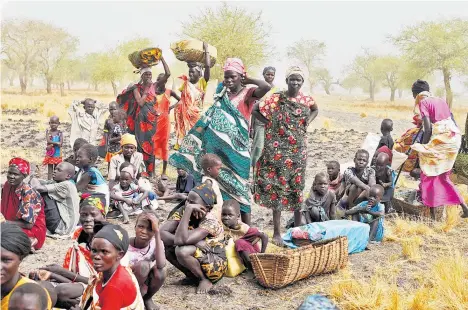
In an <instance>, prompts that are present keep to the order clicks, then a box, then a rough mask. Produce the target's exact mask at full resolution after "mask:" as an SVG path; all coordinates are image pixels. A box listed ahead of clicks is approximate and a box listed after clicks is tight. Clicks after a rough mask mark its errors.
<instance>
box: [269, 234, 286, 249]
mask: <svg viewBox="0 0 468 310" xmlns="http://www.w3.org/2000/svg"><path fill="white" fill-rule="evenodd" d="M271 242H272V243H273V244H274V245H276V246H277V247H280V248H282V247H284V242H283V238H281V235H273V238H272V240H271Z"/></svg>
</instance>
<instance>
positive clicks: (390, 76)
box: [376, 56, 403, 101]
mask: <svg viewBox="0 0 468 310" xmlns="http://www.w3.org/2000/svg"><path fill="white" fill-rule="evenodd" d="M376 67H377V70H378V71H379V73H380V75H381V76H380V78H381V79H382V84H383V85H384V86H386V87H388V88H390V101H395V93H396V90H397V89H398V86H399V85H401V82H400V80H401V79H402V74H403V62H402V60H401V59H400V58H399V57H397V56H383V57H379V58H378V59H377V60H376Z"/></svg>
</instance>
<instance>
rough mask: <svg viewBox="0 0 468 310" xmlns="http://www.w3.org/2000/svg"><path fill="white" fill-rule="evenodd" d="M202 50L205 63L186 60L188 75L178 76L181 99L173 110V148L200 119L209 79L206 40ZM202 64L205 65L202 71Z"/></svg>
mask: <svg viewBox="0 0 468 310" xmlns="http://www.w3.org/2000/svg"><path fill="white" fill-rule="evenodd" d="M203 52H204V55H205V63H204V64H202V63H200V62H188V63H187V65H188V67H189V73H188V75H189V76H188V77H187V76H186V75H182V76H181V77H180V79H181V80H182V81H183V84H182V86H181V87H180V88H179V91H180V92H181V95H180V97H181V99H180V104H178V105H177V107H176V108H175V110H174V117H175V131H176V138H177V142H176V145H175V146H174V149H175V150H178V149H179V147H180V143H182V139H183V138H184V137H185V135H186V134H187V132H188V131H189V130H190V129H191V128H192V127H193V126H194V125H195V123H196V122H197V121H198V120H199V119H200V114H201V113H202V112H203V101H204V99H205V93H206V87H207V86H208V81H209V80H210V67H211V60H210V54H209V52H208V44H207V43H206V42H203ZM203 66H204V67H205V71H204V72H203Z"/></svg>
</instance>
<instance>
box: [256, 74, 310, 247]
mask: <svg viewBox="0 0 468 310" xmlns="http://www.w3.org/2000/svg"><path fill="white" fill-rule="evenodd" d="M286 83H287V85H288V90H287V91H284V92H278V93H275V94H273V95H272V96H271V97H269V98H267V99H265V101H263V102H261V103H260V105H259V107H258V110H257V111H256V112H255V116H256V117H257V118H258V119H259V120H260V121H262V122H264V123H265V146H264V149H263V153H262V155H261V156H260V159H259V160H258V162H257V168H256V170H257V172H256V175H255V183H256V184H255V185H256V186H255V194H254V199H255V201H256V202H257V203H258V204H259V205H260V206H263V207H267V208H270V209H272V210H273V226H274V232H273V242H274V243H275V244H277V245H281V244H283V242H282V239H281V230H280V221H281V211H294V218H295V224H298V223H299V221H300V209H301V206H302V202H303V196H302V192H303V190H304V182H305V173H306V165H307V127H308V126H309V124H310V123H311V122H312V121H313V120H314V119H315V117H317V114H318V107H317V104H316V103H315V101H314V99H313V98H312V97H311V96H306V95H304V94H303V93H302V92H301V91H300V89H301V87H302V85H303V84H304V73H303V72H302V71H301V69H300V68H299V67H291V68H289V70H288V71H287V74H286Z"/></svg>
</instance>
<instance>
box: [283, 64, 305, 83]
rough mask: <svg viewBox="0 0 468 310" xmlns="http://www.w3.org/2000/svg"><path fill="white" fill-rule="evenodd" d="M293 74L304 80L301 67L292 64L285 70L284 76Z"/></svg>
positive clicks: (287, 76)
mask: <svg viewBox="0 0 468 310" xmlns="http://www.w3.org/2000/svg"><path fill="white" fill-rule="evenodd" d="M293 74H298V75H300V76H301V77H302V79H303V80H305V78H304V72H302V70H301V68H299V67H297V66H292V67H290V68H289V69H288V70H287V71H286V78H289V77H290V76H291V75H293Z"/></svg>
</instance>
